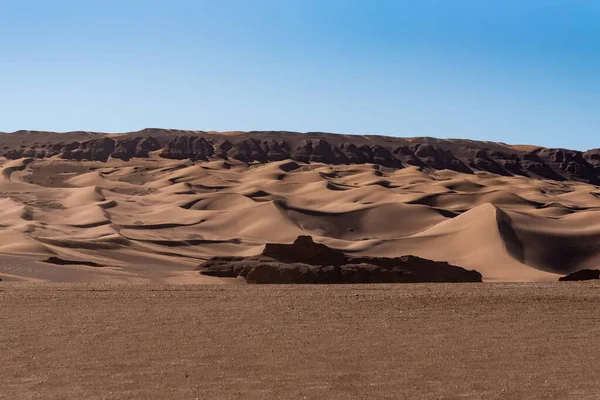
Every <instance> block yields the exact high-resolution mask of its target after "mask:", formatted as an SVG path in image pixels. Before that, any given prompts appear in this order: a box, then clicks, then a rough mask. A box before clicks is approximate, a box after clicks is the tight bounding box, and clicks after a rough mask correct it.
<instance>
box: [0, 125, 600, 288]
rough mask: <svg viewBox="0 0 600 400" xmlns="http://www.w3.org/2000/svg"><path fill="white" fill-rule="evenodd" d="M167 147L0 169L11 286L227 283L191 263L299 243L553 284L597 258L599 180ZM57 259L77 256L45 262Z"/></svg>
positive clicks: (13, 163)
mask: <svg viewBox="0 0 600 400" xmlns="http://www.w3.org/2000/svg"><path fill="white" fill-rule="evenodd" d="M180 133H181V132H178V133H177V135H179V134H180ZM15 135H17V136H21V137H24V138H28V139H30V140H33V139H32V138H36V137H37V138H38V142H39V141H40V140H41V139H40V137H46V136H44V135H41V136H40V135H38V136H36V135H35V134H33V133H30V134H26V133H20V134H15ZM56 135H57V134H55V136H56ZM78 135H82V136H83V137H87V135H88V134H87V133H78ZM89 135H93V136H94V137H96V138H100V139H102V140H104V139H105V138H106V137H105V136H102V135H101V134H89ZM211 135H216V136H215V138H218V134H211ZM245 135H246V134H243V133H236V134H235V135H228V137H230V138H237V139H238V140H242V139H243V138H244V137H245ZM58 136H60V135H58ZM0 137H2V135H0ZM47 137H53V136H52V135H49V136H47ZM149 137H153V136H149ZM177 137H180V136H177ZM189 137H192V138H196V139H197V138H204V136H201V135H200V136H197V135H195V134H189ZM281 137H282V138H283V139H289V137H294V134H292V133H289V134H282V136H281ZM215 138H213V139H212V140H213V142H214V141H215V140H216V139H215ZM325 138H327V139H328V140H330V139H329V138H330V136H327V135H325ZM359 138H360V140H367V141H368V140H371V141H376V140H383V139H381V138H379V139H377V138H372V137H367V136H364V137H359ZM146 139H148V137H146ZM384 139H385V138H384ZM53 140H56V139H53ZM93 140H96V139H93ZM111 140H112V139H111ZM157 140H158V139H157ZM336 140H338V141H344V140H346V136H342V137H341V138H338V139H336ZM386 140H387V139H386ZM403 140H405V141H407V142H411V141H412V142H419V141H421V140H422V139H403ZM467 142H468V143H467ZM439 143H441V142H439ZM459 143H461V145H465V143H466V144H468V145H469V146H492V147H493V146H508V145H500V144H491V143H487V142H485V143H484V142H471V141H461V142H459ZM454 145H456V146H458V145H457V144H456V143H455V144H454ZM340 146H341V147H344V146H342V145H340ZM242 147H243V146H242ZM88 148H89V146H88ZM163 150H164V148H163ZM163 150H161V149H160V148H159V149H157V150H152V151H150V152H149V154H148V156H147V157H132V158H130V159H128V160H127V161H124V160H122V159H119V158H115V157H112V156H110V157H108V158H107V159H106V160H105V161H88V160H70V159H65V158H64V157H63V156H61V155H59V154H57V155H54V156H51V157H43V158H36V157H26V158H18V159H16V160H10V159H7V158H2V159H0V169H1V170H2V174H1V177H2V180H1V181H0V192H1V193H2V196H1V198H0V206H1V207H0V216H1V217H2V218H1V219H0V277H2V278H3V279H4V280H11V279H12V280H23V279H41V280H55V281H94V282H95V281H112V280H119V281H135V282H170V281H173V282H182V281H185V282H212V283H223V282H224V281H223V280H218V279H216V278H212V277H199V276H195V275H192V272H193V269H194V268H195V267H196V266H197V265H198V264H199V263H200V262H202V261H205V260H207V259H208V258H210V257H213V256H238V257H246V256H255V255H258V254H260V252H261V251H262V248H263V246H264V244H265V243H291V242H293V241H294V240H295V239H296V238H297V237H298V236H301V235H309V236H312V237H313V238H314V239H315V241H317V242H319V243H323V244H326V245H327V246H329V247H331V248H334V249H337V250H341V251H343V252H345V253H346V254H349V255H352V256H379V257H400V256H404V255H414V256H417V257H422V258H426V259H431V260H434V261H445V262H449V263H451V264H454V265H458V266H461V267H463V268H466V269H475V270H477V271H479V272H481V273H482V275H483V279H484V280H486V281H555V280H557V279H558V277H559V276H561V275H566V274H568V273H571V272H574V271H577V270H579V269H584V268H596V267H597V264H598V262H599V261H600V251H599V250H598V249H600V228H599V227H600V224H598V222H600V220H599V221H596V220H598V219H600V188H599V187H598V186H596V185H594V184H592V183H590V182H584V181H575V180H567V179H566V178H564V177H563V178H562V179H560V180H552V179H541V178H540V177H530V176H524V175H505V174H502V173H491V172H489V171H476V170H469V171H466V170H465V171H457V170H453V169H435V168H430V167H427V166H425V165H421V166H418V165H409V164H407V165H402V166H393V167H390V166H384V165H381V164H378V163H369V162H366V161H365V162H364V163H337V164H331V163H326V162H318V161H314V160H311V159H308V160H306V161H300V160H297V159H296V160H294V159H290V158H283V159H281V160H277V161H269V160H267V161H265V162H258V161H250V162H245V161H241V160H238V159H236V158H233V157H226V158H220V159H219V158H216V159H213V158H208V159H206V160H196V159H190V158H188V159H172V158H165V157H164V156H163V154H162V153H161V152H162V151H163ZM463 150H464V149H463ZM463 150H461V151H463ZM542 150H543V149H542ZM494 151H496V150H494ZM363 161H364V160H363ZM450 164H452V163H450ZM461 168H462V167H461ZM455 169H456V168H455ZM50 257H54V258H53V259H60V260H69V262H68V263H54V264H52V263H42V261H44V260H47V259H49V258H50ZM77 261H80V262H81V264H80V265H76V263H77ZM90 265H100V266H102V267H90Z"/></svg>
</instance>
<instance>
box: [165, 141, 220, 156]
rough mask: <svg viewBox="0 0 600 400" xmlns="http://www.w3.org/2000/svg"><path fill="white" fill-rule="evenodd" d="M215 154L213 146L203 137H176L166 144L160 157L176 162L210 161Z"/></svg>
mask: <svg viewBox="0 0 600 400" xmlns="http://www.w3.org/2000/svg"><path fill="white" fill-rule="evenodd" d="M214 153H215V150H214V148H213V145H212V144H211V143H210V142H209V141H208V140H206V139H205V138H203V137H201V136H175V138H173V139H172V140H170V141H169V142H167V143H166V144H165V147H164V148H163V149H162V151H161V153H160V156H161V157H163V158H172V159H175V160H185V159H187V158H189V159H191V160H203V161H206V160H208V157H210V156H212V155H213V154H214Z"/></svg>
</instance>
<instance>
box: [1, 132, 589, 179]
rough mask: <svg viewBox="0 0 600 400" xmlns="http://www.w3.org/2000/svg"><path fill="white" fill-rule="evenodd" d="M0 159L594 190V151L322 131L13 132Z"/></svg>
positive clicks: (3, 144)
mask: <svg viewBox="0 0 600 400" xmlns="http://www.w3.org/2000/svg"><path fill="white" fill-rule="evenodd" d="M0 145H1V146H0V147H1V149H0V155H1V156H4V157H6V158H8V159H18V158H22V157H30V158H48V157H59V158H61V159H65V160H77V161H81V160H90V161H102V162H106V161H108V160H109V159H110V158H116V159H120V160H124V161H127V160H130V159H131V158H134V157H139V158H146V157H149V156H150V153H151V152H157V154H158V155H159V156H160V157H163V158H166V159H177V160H184V159H190V160H193V161H206V160H211V159H235V160H239V161H242V162H246V163H267V162H271V161H280V160H285V159H291V160H294V161H299V162H305V163H310V162H321V163H326V164H333V165H339V164H366V163H373V164H378V165H381V166H382V167H388V168H398V169H399V168H404V167H407V166H416V167H419V168H424V169H434V170H443V169H448V170H453V171H457V172H462V173H467V174H472V173H476V172H480V171H482V172H490V173H494V174H499V175H503V176H512V175H517V176H527V177H532V178H542V179H552V180H557V181H564V180H575V181H582V182H589V183H593V184H600V149H595V150H589V151H586V152H581V151H576V150H567V149H550V148H542V147H535V148H533V147H523V146H510V145H507V144H503V143H494V142H478V141H472V140H453V139H448V140H444V139H434V138H397V137H383V136H360V135H341V134H339V135H338V134H329V133H306V134H302V133H294V132H273V131H265V132H242V133H239V134H234V135H232V134H229V135H228V134H222V133H209V132H202V131H175V130H166V129H145V130H142V131H139V132H132V133H126V134H114V135H111V134H102V133H92V132H69V133H50V132H36V131H18V132H15V133H2V134H0Z"/></svg>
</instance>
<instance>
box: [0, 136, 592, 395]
mask: <svg viewBox="0 0 600 400" xmlns="http://www.w3.org/2000/svg"><path fill="white" fill-rule="evenodd" d="M57 135H59V134H54V133H39V132H31V131H24V132H19V133H14V134H0V141H2V142H3V143H4V144H5V145H4V146H3V147H2V151H0V155H4V157H0V172H1V173H0V279H1V282H0V378H1V379H2V388H1V389H0V398H6V399H16V398H49V399H63V398H96V399H111V398H119V399H124V398H185V399H187V398H192V399H193V398H198V399H213V398H256V399H265V398H273V399H276V398H277V399H279V398H297V399H303V398H306V399H321V398H339V399H345V398H411V399H438V398H450V399H452V398H469V399H494V398H501V399H514V398H518V399H552V398H555V399H565V398H572V399H594V398H598V397H597V396H598V395H597V393H598V392H599V391H600V383H598V380H597V379H596V377H597V376H598V373H599V372H600V371H599V370H598V369H599V367H598V365H600V363H599V361H600V358H599V357H598V355H597V354H598V352H597V351H596V348H597V346H598V344H599V343H598V337H599V333H600V332H599V329H600V328H599V327H600V324H599V322H600V321H599V318H600V313H599V311H598V304H599V302H600V286H599V285H600V284H598V283H593V282H584V283H580V282H568V283H567V282H560V283H559V282H557V281H558V278H559V277H561V276H563V275H566V274H568V273H571V272H574V271H578V270H580V269H583V268H596V267H597V264H598V261H599V260H600V188H599V187H598V186H596V184H597V183H598V182H599V181H600V177H599V175H598V174H599V172H598V171H599V170H600V152H599V151H596V150H594V151H589V152H586V153H581V152H575V151H570V150H563V149H543V148H539V147H536V146H509V145H505V144H499V143H491V142H474V141H465V140H462V141H461V140H445V141H444V140H438V139H431V138H416V139H397V138H381V137H370V136H354V137H351V136H348V135H346V136H341V135H331V134H307V136H306V137H309V138H311V139H310V140H308V141H307V140H304V139H303V138H304V137H305V136H303V135H301V134H296V133H289V132H288V133H286V132H283V133H281V132H275V133H273V132H271V133H244V132H232V133H229V134H225V133H211V132H208V133H207V132H171V131H165V130H149V131H144V132H141V133H140V132H136V133H132V134H131V135H129V134H123V135H105V134H96V133H89V132H74V133H69V134H60V135H59V136H57ZM152 135H154V136H152ZM173 135H178V136H174V137H173ZM109 136H110V138H109ZM323 137H325V138H326V139H327V141H325V140H324V139H322V138H323ZM113 138H115V139H113ZM119 138H120V139H119ZM263 139H264V140H263ZM267 139H268V140H267ZM230 141H231V142H230ZM354 143H356V145H355V144H354ZM359 145H360V147H358V146H359ZM299 236H310V237H312V240H314V242H315V243H319V244H322V245H326V246H328V247H329V248H331V249H334V250H335V251H341V252H343V253H344V254H346V255H347V256H348V257H355V256H359V257H363V256H364V257H365V258H366V257H401V256H405V255H414V256H418V257H422V258H425V259H428V260H433V261H444V262H448V263H450V264H453V265H456V266H459V267H462V268H465V269H469V270H476V271H478V272H479V273H481V275H482V277H483V281H484V283H478V284H463V283H453V284H396V285H386V284H365V285H284V286H280V285H252V284H247V283H246V282H245V281H244V279H241V278H237V279H234V278H222V277H215V276H206V275H201V274H200V273H199V271H198V270H197V267H198V266H199V265H200V264H201V263H203V262H205V261H206V260H208V259H210V258H211V257H214V256H220V257H230V256H239V257H250V256H256V255H259V254H261V252H262V251H263V249H265V245H266V244H274V243H275V244H277V243H279V244H289V243H292V242H294V240H296V239H297V238H298V237H299ZM596 282H597V281H596Z"/></svg>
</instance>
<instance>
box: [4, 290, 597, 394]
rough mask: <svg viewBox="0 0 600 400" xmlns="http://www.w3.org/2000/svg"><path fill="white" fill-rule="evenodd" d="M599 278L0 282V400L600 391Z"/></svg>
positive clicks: (572, 392)
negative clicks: (428, 281) (304, 283)
mask: <svg viewBox="0 0 600 400" xmlns="http://www.w3.org/2000/svg"><path fill="white" fill-rule="evenodd" d="M599 303H600V284H597V283H512V284H509V283H483V284H416V285H413V284H399V285H360V286H309V285H307V286H293V285H291V286H253V285H220V286H218V285H194V286H187V285H180V286H165V285H161V286H148V285H114V284H93V285H89V284H87V285H83V284H48V283H43V284H32V283H9V282H5V283H3V284H2V285H0V380H1V382H2V386H1V389H0V397H1V398H6V399H17V398H47V399H64V398H71V399H77V398H86V399H109V398H115V399H116V398H118V399H127V398H165V399H166V398H182V399H194V398H199V399H221V398H244V399H245V398H249V399H268V398H272V399H281V398H293V399H304V398H305V399H324V398H334V399H347V398H364V399H371V398H411V399H434V398H435V399H439V398H449V399H453V398H469V399H471V398H473V399H496V398H500V399H597V398H598V393H600V380H598V376H600V353H599V352H598V345H599V344H600V308H599V307H598V305H599Z"/></svg>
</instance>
